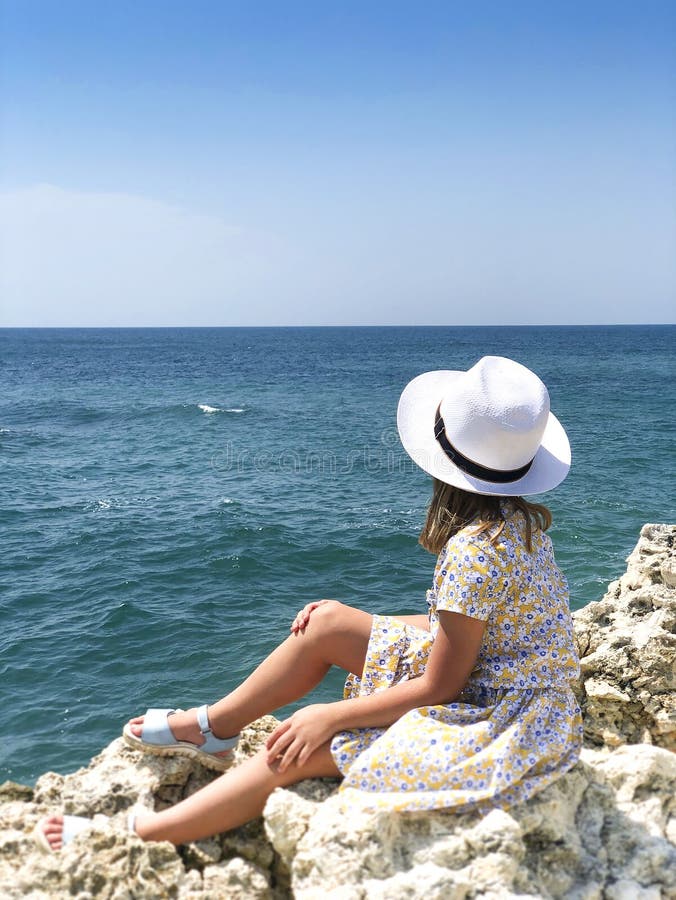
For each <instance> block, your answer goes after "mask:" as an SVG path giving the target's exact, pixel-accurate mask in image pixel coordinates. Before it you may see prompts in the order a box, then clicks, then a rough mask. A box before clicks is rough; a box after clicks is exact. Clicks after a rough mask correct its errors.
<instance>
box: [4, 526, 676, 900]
mask: <svg viewBox="0 0 676 900" xmlns="http://www.w3.org/2000/svg"><path fill="white" fill-rule="evenodd" d="M675 538H676V526H668V525H645V526H644V528H643V529H642V531H641V537H640V540H639V542H638V545H637V546H636V549H635V550H634V551H633V553H632V554H631V556H630V557H629V559H628V568H627V572H626V573H625V574H624V575H623V576H622V577H621V578H620V579H619V580H618V581H615V582H613V583H612V584H611V585H610V586H609V588H608V592H607V594H606V595H605V597H604V598H603V599H602V600H600V601H599V602H598V603H591V604H590V605H589V606H587V607H585V609H583V610H580V611H579V612H577V613H575V630H576V638H577V642H578V645H579V650H580V655H581V658H582V678H581V681H580V685H579V698H580V702H581V705H582V708H583V713H584V720H585V748H584V750H583V752H582V757H581V760H580V762H579V763H578V764H577V765H576V766H575V767H574V769H572V771H571V772H569V773H568V774H567V775H566V776H564V777H563V778H561V779H560V780H559V781H558V782H557V783H556V784H554V785H552V786H551V787H549V788H547V789H546V790H544V791H543V792H542V793H541V794H539V795H538V796H537V797H535V798H533V799H532V800H531V801H529V802H528V803H524V804H522V805H520V806H517V807H514V808H512V809H511V810H510V811H509V812H503V811H499V810H496V811H493V812H490V813H488V814H486V815H483V816H480V815H476V814H468V815H462V816H458V815H452V814H449V813H444V812H436V813H425V814H415V815H411V814H404V815H396V814H392V813H377V814H372V813H366V812H360V811H359V810H355V809H354V808H352V809H351V810H350V813H349V816H348V815H346V814H345V811H344V810H343V809H342V808H341V798H340V796H339V795H337V794H336V792H335V788H336V782H332V781H314V782H307V783H305V784H303V785H300V786H298V787H297V788H295V789H292V790H278V791H276V792H275V793H274V794H273V795H272V796H271V797H270V799H269V801H268V804H267V806H266V808H265V811H264V815H263V817H262V819H260V820H258V821H255V822H252V823H250V824H249V825H246V826H244V827H242V828H239V829H237V830H236V831H233V832H230V833H228V834H226V835H221V836H220V837H218V838H213V839H211V840H208V841H200V842H198V843H196V844H190V845H188V846H185V847H181V848H178V849H176V848H174V847H173V846H171V845H170V844H166V843H157V844H144V843H143V842H142V841H140V840H139V839H138V838H135V837H133V836H131V835H128V834H126V833H125V830H124V819H125V815H124V812H125V810H127V809H128V808H129V807H130V806H132V805H133V804H136V803H140V804H142V805H146V806H147V807H149V808H154V809H161V808H163V807H165V806H166V805H168V804H171V803H175V802H176V801H177V800H179V799H181V798H182V797H185V796H187V795H188V794H191V793H193V792H194V791H195V790H197V789H198V788H199V787H201V786H202V785H203V784H204V783H205V782H206V780H208V779H209V778H211V777H213V776H212V775H209V773H207V772H205V771H204V770H203V769H202V768H201V767H200V766H197V765H194V764H191V763H189V762H188V761H186V760H182V759H179V758H174V759H169V758H167V759H163V758H155V757H151V756H144V755H142V754H139V753H136V752H133V751H131V750H129V749H127V748H126V747H125V746H124V745H123V743H122V741H121V740H119V739H118V740H116V741H113V743H112V744H110V746H108V747H107V748H106V749H105V750H104V751H103V752H102V753H101V754H100V755H99V756H97V757H95V758H94V759H93V760H92V761H91V763H90V764H89V766H87V767H86V768H85V769H81V770H80V771H78V772H75V773H74V774H72V775H65V776H63V775H56V774H54V773H51V772H50V773H47V774H46V775H43V776H42V777H41V778H40V779H39V780H38V782H37V784H36V786H35V788H34V789H32V788H27V787H22V786H20V785H15V784H12V783H6V784H5V785H3V786H1V787H0V895H1V896H2V897H7V898H13V897H31V898H36V900H37V898H54V897H66V896H73V897H78V898H80V900H84V898H89V897H96V898H130V897H138V898H164V897H172V898H181V900H182V898H195V900H197V898H211V900H218V898H228V900H238V898H247V900H249V898H275V900H276V898H285V897H297V898H303V900H311V898H325V897H335V898H340V900H362V898H368V900H371V898H383V900H384V898H388V900H392V898H407V900H409V898H421V900H422V898H425V900H434V898H444V900H461V898H470V897H471V898H495V900H498V898H500V900H504V898H512V897H514V898H516V897H519V898H525V897H546V898H571V900H597V898H598V900H660V898H676V846H675V845H676V754H674V750H675V749H676V710H675V705H674V682H675V680H676V673H675V659H676V637H675V636H674V633H675V628H674V626H675V624H676V590H675V588H676V546H675ZM272 727H274V719H272V718H269V717H268V718H265V719H261V720H260V721H258V722H256V723H254V725H253V726H252V727H251V728H250V729H249V730H248V731H247V732H246V734H245V735H244V739H243V740H242V742H241V745H240V748H239V750H238V753H239V755H240V758H242V757H245V756H247V755H249V754H251V753H252V752H254V750H255V749H256V747H257V746H258V745H259V744H260V743H261V742H262V741H263V740H264V739H265V736H266V735H267V734H268V733H269V731H270V729H271V728H272ZM56 809H63V810H65V811H66V812H69V813H75V814H80V815H92V814H95V813H106V814H108V815H110V816H112V817H113V826H112V827H111V826H110V825H106V826H101V827H100V828H98V827H97V828H96V829H95V830H93V831H91V832H89V833H88V834H87V835H81V836H80V837H79V838H77V839H76V840H75V841H74V842H73V843H72V844H70V845H69V846H68V847H67V848H66V849H65V850H64V851H63V852H62V853H60V854H44V853H40V852H39V851H38V850H37V849H36V847H35V845H34V843H33V841H32V839H31V834H30V832H31V830H32V828H33V826H34V825H35V823H36V821H37V819H38V818H39V817H40V816H41V815H44V814H45V813H46V812H48V811H53V810H56Z"/></svg>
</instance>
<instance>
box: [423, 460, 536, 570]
mask: <svg viewBox="0 0 676 900" xmlns="http://www.w3.org/2000/svg"><path fill="white" fill-rule="evenodd" d="M432 481H433V488H432V499H431V500H430V505H429V507H428V509H427V517H426V519H425V524H424V525H423V528H422V531H421V532H420V537H419V538H418V542H419V543H420V544H421V545H422V546H423V547H424V548H425V550H428V551H429V552H430V553H434V554H438V553H440V552H441V549H442V547H443V546H444V544H445V543H446V541H447V540H448V539H449V538H451V537H453V535H454V534H457V533H458V532H459V531H460V530H461V529H462V528H465V527H466V526H467V525H472V526H473V529H474V534H484V533H486V532H488V533H489V535H490V537H489V540H490V542H491V544H493V545H495V544H497V542H498V539H499V537H500V535H501V534H502V530H503V529H504V527H505V519H504V516H503V513H502V509H501V507H500V503H501V501H505V500H507V501H508V502H509V503H511V504H512V506H513V507H514V508H516V509H517V510H518V511H519V512H520V513H521V514H522V515H523V518H524V523H525V524H524V528H525V534H524V537H525V540H526V546H527V547H528V550H529V551H532V549H533V544H532V537H533V528H534V527H535V528H541V529H542V530H543V531H546V530H547V529H548V528H549V526H550V525H551V524H552V514H551V512H550V511H549V510H548V509H547V507H546V506H542V504H540V503H530V502H529V501H528V500H524V499H523V497H496V496H493V495H492V494H472V493H470V492H469V491H463V490H462V489H461V488H457V487H454V486H453V485H452V484H446V483H445V482H443V481H439V480H438V479H437V478H433V479H432Z"/></svg>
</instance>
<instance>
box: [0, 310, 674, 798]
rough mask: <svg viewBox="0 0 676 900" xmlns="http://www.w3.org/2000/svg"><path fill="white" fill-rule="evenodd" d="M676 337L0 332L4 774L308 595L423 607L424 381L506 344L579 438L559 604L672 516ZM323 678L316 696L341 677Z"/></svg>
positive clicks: (280, 618) (67, 742)
mask: <svg viewBox="0 0 676 900" xmlns="http://www.w3.org/2000/svg"><path fill="white" fill-rule="evenodd" d="M675 348H676V327H673V326H660V327H658V326H655V327H613V328H602V327H599V328H582V327H580V328H521V327H519V328H441V327H440V328H427V327H425V328H307V329H305V328H287V329H277V328H271V329H265V328H262V329H247V328H240V329H227V328H224V329H201V328H195V329H100V330H99V329H63V330H62V329H44V330H43V329H26V330H24V329H5V330H0V387H1V391H0V495H1V496H2V504H1V509H0V521H1V525H2V535H3V553H2V559H1V562H0V590H1V594H0V612H1V615H2V630H1V633H0V677H1V683H2V703H0V734H1V735H2V742H1V745H0V781H2V780H3V779H4V778H12V779H15V780H19V781H25V782H30V781H32V780H33V779H34V778H35V777H36V776H37V775H38V774H40V773H41V772H42V771H45V770H47V769H53V770H56V771H62V772H65V771H70V770H73V769H74V768H76V767H77V766H79V765H82V764H84V763H86V762H87V761H88V760H89V758H90V757H91V756H92V755H93V754H94V753H96V752H98V750H99V749H100V748H101V747H102V746H104V745H105V744H106V743H108V742H109V741H110V740H112V738H114V737H115V736H116V735H117V734H118V733H119V731H120V728H121V725H122V723H123V721H124V720H125V719H126V718H127V717H128V716H129V715H130V714H131V713H136V712H140V711H143V710H144V709H145V708H146V706H149V705H160V706H165V705H187V704H194V703H197V702H201V701H211V700H213V699H215V698H216V697H217V696H219V695H220V694H222V693H223V692H225V691H227V690H228V689H229V688H230V687H232V686H233V685H234V684H235V683H236V682H237V681H238V679H240V678H242V677H243V676H244V675H245V674H246V673H247V672H248V671H249V670H250V668H251V667H252V666H253V665H254V664H255V663H256V662H257V661H258V660H259V659H260V658H261V655H262V654H264V653H265V652H267V651H268V650H270V649H272V647H273V646H274V645H275V644H276V643H277V642H278V640H279V639H280V638H281V637H283V636H284V635H285V634H286V633H287V631H288V626H289V623H290V621H291V619H292V618H293V614H294V613H295V611H296V610H297V608H298V607H299V606H300V605H302V604H304V603H305V602H306V601H307V600H308V599H311V598H317V597H323V596H327V597H337V598H339V599H341V600H343V601H345V602H348V603H352V604H355V605H359V606H361V607H362V608H364V609H366V610H369V611H371V612H386V611H389V612H399V613H406V612H409V613H411V612H424V611H425V603H424V597H425V589H426V587H427V586H428V584H429V582H430V578H431V573H432V569H433V566H434V559H433V558H432V557H431V556H429V555H428V554H426V553H425V552H424V551H423V550H422V549H421V548H420V547H419V546H418V545H417V543H416V536H417V533H418V531H419V529H420V525H421V522H422V519H423V515H424V509H425V504H426V502H427V499H428V495H429V483H428V482H429V480H428V477H427V476H426V475H424V473H422V472H420V471H418V470H413V467H412V465H410V464H409V463H408V462H407V457H405V456H404V454H403V451H401V450H400V447H399V444H398V439H397V436H396V428H395V411H396V405H397V399H398V396H399V393H400V391H401V389H402V388H403V386H404V385H405V384H406V382H407V381H408V380H409V379H410V378H412V377H413V376H414V375H417V374H418V373H419V372H422V371H425V370H428V369H433V368H467V367H469V366H470V365H472V364H473V363H474V362H475V361H476V360H477V359H478V358H479V357H480V356H482V355H484V354H487V353H492V354H501V355H506V356H511V357H513V358H515V359H517V360H519V361H520V362H523V363H525V364H526V365H528V366H530V367H531V368H533V369H534V370H535V371H536V372H538V374H539V375H540V376H541V377H542V378H543V380H544V381H545V383H546V384H547V385H548V387H549V389H550V393H551V397H552V409H553V410H554V411H555V412H556V413H557V415H558V416H559V418H560V419H561V420H562V422H563V423H564V424H565V425H566V427H567V429H568V432H569V435H570V438H571V443H572V446H573V469H572V472H571V475H570V476H569V478H568V480H567V481H566V482H565V483H564V484H563V485H562V486H561V487H560V488H559V489H557V490H556V491H555V492H554V493H553V494H551V495H548V498H547V502H548V503H549V505H550V506H551V508H552V510H553V512H554V516H555V526H554V529H553V537H554V541H555V546H556V547H557V555H558V559H559V562H560V564H561V566H562V568H563V569H564V571H565V572H566V574H567V576H568V578H569V581H570V585H571V597H572V605H573V607H576V608H577V607H580V606H582V605H584V604H585V603H587V602H588V601H590V600H595V599H598V598H599V597H600V596H601V595H602V594H603V592H604V588H605V585H606V584H607V582H608V581H609V580H611V579H612V578H614V577H617V576H618V575H619V574H620V573H621V572H622V571H623V570H624V559H625V557H626V556H627V554H628V553H629V551H630V550H631V548H632V547H633V545H634V543H635V542H636V539H637V535H638V531H639V528H640V526H641V525H642V524H643V523H644V522H646V521H668V522H674V521H676V508H675V501H674V497H675V496H676V490H675V488H676V483H675V481H676V477H675V475H674V453H673V416H674V409H675V408H676V396H675V395H676V377H675V376H676V371H675V370H676V365H675V361H674V360H675V357H674V350H675ZM341 683H342V675H341V674H340V673H338V672H335V673H334V674H332V675H330V676H329V678H328V680H327V682H326V683H325V685H324V686H323V687H322V688H320V689H319V690H318V693H317V694H316V698H317V699H324V700H326V699H330V698H331V697H333V696H335V695H336V694H337V692H338V691H339V690H340V685H341Z"/></svg>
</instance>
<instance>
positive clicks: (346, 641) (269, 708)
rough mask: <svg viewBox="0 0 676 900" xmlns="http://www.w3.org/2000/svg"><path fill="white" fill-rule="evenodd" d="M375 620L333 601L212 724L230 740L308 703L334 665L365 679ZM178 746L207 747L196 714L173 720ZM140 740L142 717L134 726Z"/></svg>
mask: <svg viewBox="0 0 676 900" xmlns="http://www.w3.org/2000/svg"><path fill="white" fill-rule="evenodd" d="M372 619H373V617H372V616H371V615H369V614H368V613H365V612H363V611H362V610H359V609H355V608H354V607H351V606H345V605H344V604H342V603H339V602H338V601H335V600H333V601H331V602H329V603H325V604H324V605H322V606H320V607H318V608H317V609H316V610H315V611H314V612H313V613H312V615H311V617H310V621H309V623H308V625H307V628H306V629H305V631H304V632H298V633H296V634H293V635H291V636H290V637H288V638H287V639H286V640H285V641H284V642H283V643H282V644H280V645H279V647H277V648H276V649H275V650H273V652H272V653H271V654H270V655H269V656H268V657H267V659H265V660H264V661H263V662H262V663H261V664H260V665H259V666H258V668H257V669H255V671H254V672H253V673H252V674H251V675H250V676H249V677H248V678H247V679H246V681H244V682H243V683H242V684H241V685H240V686H239V687H238V688H235V690H234V691H232V693H230V694H228V695H227V696H226V697H224V698H223V699H222V700H219V701H218V702H217V703H214V704H213V706H210V707H209V723H210V725H211V728H212V730H213V733H214V734H215V735H216V736H217V737H222V738H225V737H230V736H232V735H234V734H237V732H239V731H241V730H242V728H243V727H244V726H245V725H248V724H249V723H250V722H253V721H254V719H257V718H259V717H260V716H262V715H265V714H266V713H270V712H273V711H274V710H276V709H278V708H279V707H280V706H285V705H286V704H287V703H291V702H293V701H294V700H299V699H300V698H301V697H304V696H305V695H306V694H307V693H308V692H309V691H311V690H312V688H314V687H316V686H317V685H318V684H319V682H320V681H321V680H322V678H323V677H324V676H325V675H326V673H327V672H328V670H329V669H330V668H331V666H332V665H337V666H340V667H341V668H343V669H345V670H346V671H347V672H355V673H357V674H359V673H361V671H362V669H363V668H364V660H365V658H366V650H367V647H368V641H369V637H370V634H371V623H372ZM169 721H170V724H171V730H172V732H173V734H174V736H175V737H176V738H177V739H178V740H185V741H192V742H193V743H195V744H200V743H202V740H203V738H202V735H201V733H200V731H199V728H198V726H197V723H196V718H195V712H194V711H193V710H187V711H186V712H185V713H176V714H175V715H173V716H171V718H170V720H169ZM131 722H132V731H133V733H134V734H136V735H137V736H140V734H141V725H142V723H143V717H142V716H139V717H137V718H135V719H132V720H131Z"/></svg>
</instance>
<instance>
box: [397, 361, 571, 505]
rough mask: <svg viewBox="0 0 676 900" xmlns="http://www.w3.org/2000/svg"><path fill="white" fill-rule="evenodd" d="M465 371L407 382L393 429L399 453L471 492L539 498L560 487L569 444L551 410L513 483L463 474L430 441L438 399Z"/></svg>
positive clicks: (427, 375) (426, 374)
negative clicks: (526, 466) (401, 449)
mask: <svg viewBox="0 0 676 900" xmlns="http://www.w3.org/2000/svg"><path fill="white" fill-rule="evenodd" d="M465 374H466V373H465V372H459V371H446V370H440V371H436V372H424V373H423V374H422V375H418V376H417V378H414V379H413V381H410V382H409V383H408V384H407V385H406V387H405V388H404V391H403V393H402V395H401V397H400V399H399V406H398V408H397V428H398V430H399V437H400V438H401V443H402V444H403V446H404V450H406V452H407V453H408V455H409V456H410V457H411V459H412V460H413V461H414V462H415V463H416V464H417V465H418V466H420V468H421V469H423V470H424V471H425V472H427V473H428V474H429V475H432V476H434V477H435V478H438V479H439V480H440V481H444V482H445V483H446V484H452V485H454V486H455V487H459V488H462V489H463V490H465V491H470V492H471V493H474V494H493V495H496V496H500V497H519V496H522V495H524V494H541V493H544V492H545V491H550V490H551V489H552V488H555V487H556V486H557V484H560V483H561V482H562V481H563V479H564V478H565V477H566V475H567V474H568V472H569V471H570V442H569V441H568V436H567V435H566V432H565V430H564V428H563V426H562V425H561V423H560V422H559V420H558V419H557V418H556V416H555V415H554V414H553V413H551V412H550V414H549V419H548V421H547V425H546V426H545V431H544V434H543V436H542V442H541V444H540V449H539V450H538V451H537V453H536V454H535V457H534V459H533V463H532V465H531V467H530V469H529V470H528V472H527V473H526V474H525V475H524V476H523V477H522V478H519V479H518V480H516V481H510V482H507V483H505V482H492V481H483V480H481V479H480V478H474V477H473V476H471V475H467V474H466V473H465V472H463V471H462V470H461V469H459V468H458V467H457V466H456V465H455V463H453V462H451V460H450V459H449V458H448V457H447V456H446V454H445V453H444V451H443V450H442V449H441V447H440V445H439V443H438V442H437V439H436V438H435V437H434V417H435V415H436V411H437V407H438V406H439V403H440V402H441V400H442V398H443V397H447V396H449V395H452V393H453V388H454V382H455V381H456V380H457V379H458V377H459V376H461V375H465Z"/></svg>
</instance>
